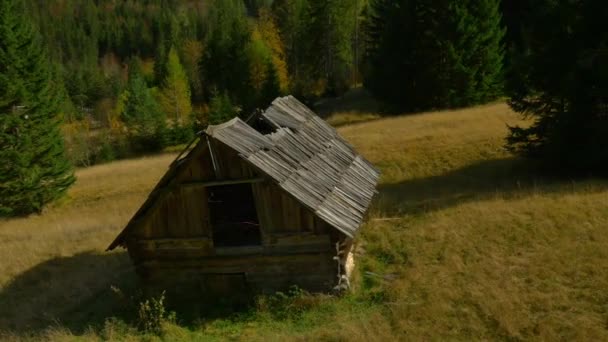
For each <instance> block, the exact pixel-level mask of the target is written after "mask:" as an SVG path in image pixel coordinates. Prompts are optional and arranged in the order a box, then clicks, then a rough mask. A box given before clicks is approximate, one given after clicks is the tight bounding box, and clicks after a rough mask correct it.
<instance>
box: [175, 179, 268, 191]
mask: <svg viewBox="0 0 608 342" xmlns="http://www.w3.org/2000/svg"><path fill="white" fill-rule="evenodd" d="M264 180H265V178H262V177H257V178H246V179H227V180H217V181H204V182H203V181H201V182H197V181H190V182H183V183H181V184H180V185H181V186H187V187H203V188H207V187H210V186H220V185H235V184H247V183H260V182H263V181H264Z"/></svg>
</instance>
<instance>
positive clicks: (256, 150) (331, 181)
mask: <svg viewBox="0 0 608 342" xmlns="http://www.w3.org/2000/svg"><path fill="white" fill-rule="evenodd" d="M261 118H262V119H263V120H264V121H265V122H266V123H268V124H269V125H270V126H271V127H272V128H273V132H272V133H269V134H262V133H260V132H259V131H257V130H256V129H254V128H253V127H251V126H250V125H249V124H247V123H246V122H244V121H243V120H241V119H239V118H234V119H232V120H230V121H228V122H226V123H223V124H221V125H216V126H209V127H208V128H207V130H206V131H205V133H206V134H207V135H208V136H210V137H212V138H214V139H217V140H219V141H221V142H222V143H224V144H225V145H227V146H229V147H230V148H232V149H234V150H235V151H237V152H238V153H239V155H240V156H241V157H242V158H243V159H244V160H246V161H247V162H249V163H250V164H251V165H252V166H254V167H255V168H256V169H258V170H259V171H260V172H261V173H263V174H265V175H266V176H268V177H269V178H271V179H272V180H273V181H275V182H276V183H277V184H278V185H279V186H280V187H281V188H282V189H284V190H285V191H286V192H287V193H289V194H291V195H292V196H293V197H294V198H295V199H296V200H298V201H299V202H300V203H302V204H303V205H304V206H306V207H308V208H309V209H310V210H312V211H313V212H314V213H315V215H317V216H318V217H319V218H321V219H322V220H324V221H325V222H327V223H328V224H330V225H331V226H333V227H335V228H336V229H338V230H340V231H341V232H343V233H344V234H346V235H347V236H350V237H354V235H355V234H356V232H357V230H358V229H359V227H360V226H361V223H362V221H363V217H364V215H365V212H366V211H367V208H368V207H369V205H370V203H371V200H372V198H373V196H374V194H375V193H376V190H375V189H376V184H377V182H378V178H379V176H380V172H379V171H378V170H377V169H376V168H375V167H374V166H373V165H372V164H371V163H370V162H368V161H367V160H366V159H365V158H363V157H362V156H360V155H359V154H358V153H357V152H356V151H355V150H354V148H353V147H352V146H351V145H350V144H349V143H348V142H346V141H345V140H344V139H343V138H342V137H340V136H339V135H338V133H337V132H336V130H335V129H334V128H333V127H331V126H330V125H329V124H327V123H326V122H325V121H324V120H322V119H321V118H319V117H318V116H317V115H315V114H314V113H313V112H312V111H311V110H310V109H309V108H308V107H306V106H305V105H304V104H302V103H301V102H299V101H298V100H297V99H295V98H294V97H293V96H287V97H282V98H278V99H276V100H275V101H274V102H273V103H272V105H271V106H270V107H269V108H268V109H267V110H266V111H265V112H264V113H262V115H261ZM200 143H201V142H199V144H200ZM187 149H188V148H187ZM187 149H186V150H187ZM190 152H191V151H190ZM183 154H184V152H182V154H180V156H178V158H177V159H176V161H175V162H174V163H173V164H172V165H171V167H170V168H169V171H168V172H167V174H165V176H164V177H163V178H162V179H161V180H160V182H159V183H158V184H157V186H156V188H155V189H154V190H153V191H152V193H151V194H150V196H149V197H148V199H147V200H146V201H145V202H144V204H143V205H142V207H141V208H140V209H139V210H138V211H137V213H136V214H135V215H134V216H133V218H132V219H131V220H130V221H129V223H128V224H127V226H126V227H125V229H124V230H123V231H122V232H121V233H120V234H119V235H118V236H117V237H116V239H115V240H114V241H113V242H112V244H110V246H109V247H108V250H112V249H114V248H116V247H117V246H119V245H122V244H123V242H124V241H123V240H124V237H125V234H126V233H127V232H128V230H129V229H130V228H131V227H132V226H134V225H135V224H137V222H138V221H139V220H140V219H141V218H142V217H143V216H145V215H146V213H147V212H148V211H149V210H150V208H151V207H153V206H154V203H156V202H157V200H158V198H159V197H160V196H162V194H163V193H165V192H167V191H168V189H169V188H170V185H171V183H172V179H173V178H174V177H175V175H176V174H178V172H179V170H180V169H181V168H182V167H183V166H184V165H185V164H186V163H185V161H187V160H189V159H191V153H188V154H187V155H186V156H185V157H183V158H182V155H183Z"/></svg>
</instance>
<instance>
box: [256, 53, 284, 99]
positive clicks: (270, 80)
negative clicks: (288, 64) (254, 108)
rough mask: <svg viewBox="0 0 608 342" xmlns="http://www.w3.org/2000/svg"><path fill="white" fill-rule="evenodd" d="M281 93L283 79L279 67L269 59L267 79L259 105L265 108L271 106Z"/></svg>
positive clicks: (261, 92)
mask: <svg viewBox="0 0 608 342" xmlns="http://www.w3.org/2000/svg"><path fill="white" fill-rule="evenodd" d="M280 95H281V80H280V77H279V74H278V72H277V69H276V67H275V65H274V63H273V62H272V60H270V59H268V60H267V61H266V79H265V80H264V84H263V86H262V89H261V91H260V100H259V101H258V102H259V107H260V108H265V107H267V106H269V105H270V104H271V103H272V101H274V99H276V98H277V97H278V96H280Z"/></svg>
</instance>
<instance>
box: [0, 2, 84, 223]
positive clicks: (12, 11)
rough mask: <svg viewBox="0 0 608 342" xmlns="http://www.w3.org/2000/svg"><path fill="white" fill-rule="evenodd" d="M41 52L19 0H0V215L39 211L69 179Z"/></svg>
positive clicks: (54, 93) (56, 99)
mask: <svg viewBox="0 0 608 342" xmlns="http://www.w3.org/2000/svg"><path fill="white" fill-rule="evenodd" d="M43 51H44V48H43V45H42V43H41V39H40V36H39V34H38V33H37V32H36V31H35V29H34V27H33V25H32V24H31V23H30V22H28V15H27V13H26V12H25V10H24V7H23V3H22V1H12V0H2V1H0V160H2V163H1V164H0V216H12V215H26V214H30V213H33V212H40V211H41V210H42V208H43V206H44V205H45V204H47V203H49V202H51V201H53V200H55V199H57V198H58V197H60V196H61V195H63V194H64V193H65V192H66V190H67V189H68V188H69V186H70V185H71V184H72V183H73V182H74V175H73V172H72V168H71V165H70V163H69V162H68V160H67V158H66V156H65V150H64V145H63V138H62V136H61V132H60V130H59V125H60V123H61V115H60V113H59V112H58V108H59V105H60V101H61V97H62V96H61V93H60V92H59V90H58V89H61V86H60V85H59V84H56V83H55V82H54V80H55V79H56V78H55V77H54V76H55V75H54V73H53V68H52V65H51V64H50V62H49V59H48V58H47V56H46V54H45V53H44V52H43Z"/></svg>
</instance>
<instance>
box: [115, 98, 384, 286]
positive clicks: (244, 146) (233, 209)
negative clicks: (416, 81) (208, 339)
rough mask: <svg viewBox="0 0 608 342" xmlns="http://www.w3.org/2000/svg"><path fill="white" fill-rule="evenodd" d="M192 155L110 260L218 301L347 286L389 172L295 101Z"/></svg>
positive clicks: (231, 126) (236, 123)
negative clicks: (358, 238) (191, 285)
mask: <svg viewBox="0 0 608 342" xmlns="http://www.w3.org/2000/svg"><path fill="white" fill-rule="evenodd" d="M186 152H187V153H186ZM186 152H184V153H182V154H180V155H179V156H178V158H177V159H176V160H175V161H174V162H173V163H172V164H171V166H170V168H169V170H168V172H167V173H166V174H165V176H164V177H163V178H162V179H161V180H160V181H159V183H158V185H157V186H156V187H155V189H154V190H153V191H152V193H151V194H150V196H149V197H148V199H147V200H146V201H145V202H144V204H143V205H142V207H141V208H140V209H139V210H138V211H137V213H136V214H135V215H134V216H133V218H132V219H131V220H130V221H129V223H128V224H127V226H126V227H125V228H124V230H123V231H122V232H121V233H120V234H119V235H118V237H117V238H116V239H115V240H114V241H113V242H112V244H111V245H110V246H109V247H108V250H112V249H114V248H116V247H118V246H122V247H125V248H127V250H128V252H129V255H130V257H131V259H132V260H133V263H134V265H135V268H136V270H137V272H138V274H140V276H142V277H143V278H144V279H146V280H147V281H149V282H151V283H155V282H162V281H166V280H167V279H172V281H177V280H178V279H185V278H187V279H192V278H196V279H199V280H201V282H200V283H201V284H202V285H201V286H202V287H204V290H208V291H210V292H213V291H214V290H218V289H219V290H222V289H225V288H227V287H229V286H226V285H227V284H231V285H233V284H234V283H238V286H240V285H242V284H245V285H246V286H247V287H249V288H252V289H253V290H255V291H261V292H271V291H276V290H281V289H285V288H287V287H289V286H291V285H297V286H299V287H301V288H303V289H307V290H311V291H327V290H330V289H332V288H334V287H336V286H340V287H344V286H347V283H348V272H349V271H350V267H349V265H350V264H352V254H351V253H350V250H351V248H352V239H353V238H354V237H355V235H356V234H357V232H358V230H359V228H360V226H361V224H362V222H363V219H364V216H365V213H366V211H367V209H368V207H369V205H370V203H371V200H372V198H373V196H374V195H375V193H376V190H375V189H376V184H377V181H378V177H379V171H378V170H377V169H376V168H375V167H374V166H373V165H371V164H370V163H369V162H368V161H367V160H366V159H365V158H363V157H362V156H360V155H359V154H358V153H357V152H356V151H355V150H354V148H353V147H352V146H351V145H350V144H349V143H348V142H346V141H345V140H344V139H343V138H341V137H340V136H339V135H338V133H337V132H336V130H335V129H334V128H333V127H331V126H330V125H328V124H327V123H326V122H325V121H323V120H322V119H321V118H319V117H318V116H317V115H315V114H314V113H313V112H312V111H311V110H310V109H309V108H307V107H306V106H305V105H303V104H302V103H300V102H299V101H298V100H296V99H295V98H294V97H292V96H288V97H283V98H278V99H276V100H275V101H274V102H273V103H272V105H271V106H270V107H269V108H268V109H267V110H266V111H265V112H263V113H261V114H260V115H259V116H258V117H256V118H254V119H253V120H252V122H250V123H247V122H244V121H242V120H241V119H239V118H235V119H233V120H230V121H228V122H226V123H223V124H221V125H217V126H209V127H208V128H207V130H206V131H204V132H202V133H201V134H200V137H199V140H198V143H196V144H195V145H194V146H193V147H190V148H188V151H186ZM214 284H215V285H214Z"/></svg>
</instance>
